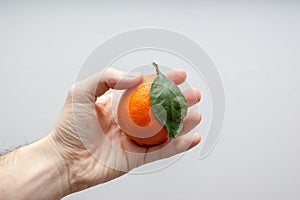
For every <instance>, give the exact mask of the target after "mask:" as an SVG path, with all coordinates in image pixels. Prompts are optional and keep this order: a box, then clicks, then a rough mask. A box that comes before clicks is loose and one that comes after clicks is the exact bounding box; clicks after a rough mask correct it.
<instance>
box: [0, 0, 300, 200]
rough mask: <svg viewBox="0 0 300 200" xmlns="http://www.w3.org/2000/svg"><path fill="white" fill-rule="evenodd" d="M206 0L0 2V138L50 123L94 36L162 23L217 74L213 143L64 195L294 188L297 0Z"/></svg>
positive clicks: (238, 194)
mask: <svg viewBox="0 0 300 200" xmlns="http://www.w3.org/2000/svg"><path fill="white" fill-rule="evenodd" d="M210 2H211V3H204V2H198V3H196V1H191V0H190V1H182V3H181V2H180V1H165V2H164V3H162V2H160V1H145V2H142V1H126V3H125V1H123V2H122V1H120V2H118V1H111V3H109V4H108V3H104V2H101V1H100V2H96V1H95V2H92V1H63V2H61V1H57V2H54V1H49V2H48V3H41V2H40V3H34V2H31V3H28V2H27V3H26V4H25V3H18V2H14V1H6V2H5V1H0V94H1V99H0V148H1V149H2V150H4V149H7V148H14V147H17V146H18V145H21V144H25V143H31V142H33V141H34V140H37V139H38V138H41V137H43V136H44V135H46V134H47V133H49V132H50V131H51V129H52V128H53V126H54V124H55V121H56V118H57V116H58V115H59V113H60V109H61V108H62V105H63V103H64V99H65V97H66V93H67V91H68V88H69V87H70V85H71V84H72V83H73V82H74V81H75V80H76V77H77V74H78V72H79V70H80V67H81V65H82V63H83V62H84V61H85V59H86V58H87V57H88V55H89V54H90V52H92V51H93V50H94V48H96V47H97V46H98V45H100V44H101V43H102V42H103V41H105V40H107V39H109V38H110V37H111V36H113V35H116V34H118V33H120V32H124V31H128V30H131V29H136V28H142V27H159V28H167V29H171V30H175V31H179V32H181V33H183V34H185V35H187V36H189V37H191V38H192V39H193V40H194V41H196V42H198V43H199V44H200V45H201V46H202V47H204V48H205V49H206V50H207V53H208V54H209V56H210V57H211V58H212V60H213V61H214V63H215V64H216V66H217V68H218V70H219V71H220V74H221V76H222V78H223V81H224V87H225V90H226V95H227V105H226V109H227V118H226V122H225V127H224V132H223V136H222V138H221V140H220V141H219V143H218V145H217V146H216V148H215V150H214V151H213V153H212V154H211V155H210V156H209V157H207V158H206V159H205V160H197V158H196V157H197V153H198V151H199V149H195V150H193V151H190V152H188V153H186V154H185V155H184V156H183V158H182V159H180V160H179V161H178V162H176V163H175V164H174V165H172V166H171V167H169V168H167V169H164V170H162V171H159V172H156V173H151V174H144V175H126V176H123V177H121V178H118V179H116V180H114V181H111V182H109V183H106V184H103V185H99V186H96V187H93V188H90V189H88V190H85V191H82V192H79V193H76V194H73V195H70V196H68V197H66V198H64V199H143V200H151V199H166V198H167V199H190V200H196V199H197V200H199V199H207V200H213V199H234V200H239V199H251V200H252V199H263V200H267V199H270V200H271V199H272V200H276V199H278V200H281V199H299V198H300V190H299V185H300V173H299V169H300V122H299V112H300V105H299V102H300V91H299V88H298V87H299V86H300V65H299V64H300V37H299V35H300V23H299V20H300V4H299V3H296V2H293V1H282V2H280V1H272V2H268V1H264V2H259V1H257V2H253V1H252V3H249V2H247V1H222V2H221V1H220V2H221V3H218V2H217V1H210ZM20 178H21V177H20Z"/></svg>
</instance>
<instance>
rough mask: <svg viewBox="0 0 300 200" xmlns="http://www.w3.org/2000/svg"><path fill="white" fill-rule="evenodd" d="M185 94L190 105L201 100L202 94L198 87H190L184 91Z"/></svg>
mask: <svg viewBox="0 0 300 200" xmlns="http://www.w3.org/2000/svg"><path fill="white" fill-rule="evenodd" d="M183 96H184V98H185V99H186V102H187V104H188V106H192V105H195V104H196V103H199V101H200V100H201V94H200V91H199V90H198V89H197V88H189V89H187V90H185V91H183Z"/></svg>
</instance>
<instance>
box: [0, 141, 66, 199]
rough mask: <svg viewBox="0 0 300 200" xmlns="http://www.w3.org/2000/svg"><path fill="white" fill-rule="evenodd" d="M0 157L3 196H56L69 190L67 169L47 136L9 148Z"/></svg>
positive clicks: (53, 197)
mask: <svg viewBox="0 0 300 200" xmlns="http://www.w3.org/2000/svg"><path fill="white" fill-rule="evenodd" d="M3 160H4V161H2V162H3V167H1V169H0V185H2V184H3V188H2V189H3V190H4V191H5V193H6V197H7V199H60V198H62V197H63V196H66V195H67V194H68V193H69V186H68V178H67V177H68V174H67V169H66V167H65V166H64V161H63V159H62V157H61V156H60V155H59V153H58V152H57V151H56V149H55V147H53V144H52V143H51V140H50V139H49V137H45V138H43V139H41V140H39V141H37V142H34V143H32V144H30V145H28V146H24V147H22V148H20V149H18V150H16V151H13V152H11V153H9V154H7V155H5V156H4V158H3ZM1 164H2V163H1ZM4 199H6V198H5V197H4Z"/></svg>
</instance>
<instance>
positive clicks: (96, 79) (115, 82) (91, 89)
mask: <svg viewBox="0 0 300 200" xmlns="http://www.w3.org/2000/svg"><path fill="white" fill-rule="evenodd" d="M142 80H143V76H142V74H141V73H139V72H128V73H126V72H123V71H120V70H117V69H114V68H105V69H103V70H102V71H100V72H98V73H96V74H93V75H91V76H89V77H88V78H86V79H84V80H82V81H80V82H78V83H77V84H75V89H76V93H77V94H80V96H81V97H82V96H86V97H87V98H88V97H90V98H91V99H90V100H92V101H95V98H96V97H99V96H101V95H103V94H104V93H105V92H106V91H108V90H109V89H110V88H112V89H127V88H130V87H133V86H135V85H137V84H139V83H140V82H142Z"/></svg>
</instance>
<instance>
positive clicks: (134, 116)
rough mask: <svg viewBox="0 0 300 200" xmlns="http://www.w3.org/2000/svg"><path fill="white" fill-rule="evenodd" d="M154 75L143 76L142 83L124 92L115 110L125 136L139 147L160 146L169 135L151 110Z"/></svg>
mask: <svg viewBox="0 0 300 200" xmlns="http://www.w3.org/2000/svg"><path fill="white" fill-rule="evenodd" d="M156 77H157V75H156V74H152V75H147V76H144V78H143V82H142V83H140V84H139V85H137V86H136V87H133V88H130V89H127V90H125V92H124V93H123V95H122V96H121V98H120V101H119V106H118V110H117V115H118V123H119V125H120V127H121V129H122V130H123V131H124V132H125V134H126V135H127V136H128V137H129V138H131V139H132V140H133V141H135V142H136V143H137V144H138V145H140V146H152V145H158V144H161V143H163V142H165V141H167V140H169V139H170V137H169V133H168V131H167V130H166V128H165V127H163V126H162V125H161V124H160V123H159V121H158V120H157V119H156V118H155V116H154V115H153V113H152V110H151V104H150V89H151V85H152V83H153V81H154V79H155V78H156Z"/></svg>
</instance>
